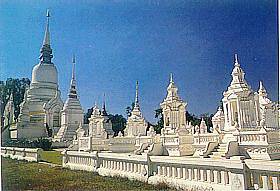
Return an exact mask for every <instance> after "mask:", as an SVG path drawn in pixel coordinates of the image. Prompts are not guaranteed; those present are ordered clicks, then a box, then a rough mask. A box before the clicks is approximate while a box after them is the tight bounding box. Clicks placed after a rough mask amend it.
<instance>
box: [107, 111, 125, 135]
mask: <svg viewBox="0 0 280 191" xmlns="http://www.w3.org/2000/svg"><path fill="white" fill-rule="evenodd" d="M109 119H110V120H111V122H112V128H113V131H114V133H115V136H116V135H118V133H119V132H120V131H121V132H122V133H123V131H124V129H125V124H126V119H125V118H124V117H123V116H122V115H119V114H115V115H112V114H110V115H109Z"/></svg>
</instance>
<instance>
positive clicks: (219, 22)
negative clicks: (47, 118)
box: [0, 0, 279, 121]
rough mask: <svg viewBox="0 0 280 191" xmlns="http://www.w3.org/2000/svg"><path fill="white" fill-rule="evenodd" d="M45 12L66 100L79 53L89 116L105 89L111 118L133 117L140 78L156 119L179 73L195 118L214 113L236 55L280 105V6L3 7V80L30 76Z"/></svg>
mask: <svg viewBox="0 0 280 191" xmlns="http://www.w3.org/2000/svg"><path fill="white" fill-rule="evenodd" d="M47 8H49V9H50V12H51V21H50V31H51V44H52V45H51V46H52V49H53V55H54V59H53V62H54V64H55V65H56V66H57V68H58V72H59V86H60V90H61V92H62V96H63V99H64V100H65V98H66V95H67V92H68V88H69V83H70V76H71V57H72V55H73V53H75V54H76V57H77V81H78V82H77V83H78V93H79V96H80V99H81V103H82V106H83V108H84V109H85V110H86V109H87V108H89V107H91V106H92V105H93V104H94V102H95V101H97V102H98V103H99V104H101V102H102V97H103V96H102V95H103V93H104V92H105V93H106V97H107V98H106V99H107V108H108V110H109V112H111V113H120V114H125V108H126V106H128V105H130V104H131V102H133V100H134V91H135V82H136V80H139V86H140V87H139V88H140V104H141V108H142V111H143V114H144V116H145V117H146V118H147V119H148V120H149V121H154V119H153V117H154V110H155V109H156V108H158V107H159V103H160V102H161V101H162V100H163V98H164V97H165V96H166V87H167V85H168V78H169V74H170V73H171V72H172V73H173V74H174V80H175V83H176V84H177V86H178V88H179V94H180V96H181V97H182V98H183V99H184V100H185V101H187V102H188V106H187V110H188V111H189V112H191V113H195V114H201V113H207V112H209V113H214V112H215V111H216V107H217V105H218V104H219V101H220V99H221V98H222V92H223V91H224V90H226V88H227V86H228V84H229V83H230V80H231V76H230V73H231V71H232V68H233V55H234V53H238V55H239V59H240V63H241V66H242V68H243V69H244V71H245V72H246V76H245V77H246V79H247V81H248V83H249V84H250V85H251V86H252V88H253V89H254V90H257V89H258V83H259V80H263V82H264V85H265V87H266V89H267V91H268V93H269V96H270V97H271V98H272V99H273V100H277V99H278V71H279V70H278V64H277V63H278V60H277V59H278V58H277V57H278V54H277V47H278V46H277V9H276V8H277V4H276V1H273V0H245V1H244V0H235V1H227V0H224V1H206V0H203V1H190V0H189V1H179V0H175V1H167V0H162V1H159V0H147V1H145V0H143V1H132V0H127V1H121V0H114V1H113V0H112V1H109V0H107V1H98V0H97V1H71V0H68V1H66V0H65V1H35V0H26V1H23V0H21V1H6V0H2V1H1V2H0V28H1V30H0V63H1V68H0V79H1V80H5V79H6V78H8V77H29V78H31V70H32V67H33V66H34V65H35V64H37V63H38V62H39V59H38V57H39V50H40V47H41V45H42V41H43V35H44V29H45V21H46V19H45V12H46V9H47Z"/></svg>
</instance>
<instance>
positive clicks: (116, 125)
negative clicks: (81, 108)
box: [84, 108, 126, 135]
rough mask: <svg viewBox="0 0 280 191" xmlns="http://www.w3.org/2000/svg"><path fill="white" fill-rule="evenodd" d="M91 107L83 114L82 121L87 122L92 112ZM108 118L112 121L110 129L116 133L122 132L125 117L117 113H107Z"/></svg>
mask: <svg viewBox="0 0 280 191" xmlns="http://www.w3.org/2000/svg"><path fill="white" fill-rule="evenodd" d="M92 111H93V108H89V109H88V110H87V113H85V115H84V123H85V124H89V118H90V116H91V114H92ZM108 117H109V119H110V120H111V122H112V129H113V131H114V134H115V135H117V134H118V133H119V131H121V132H122V133H123V130H124V129H125V124H126V119H125V118H124V117H123V116H122V115H119V114H115V115H113V114H109V115H108Z"/></svg>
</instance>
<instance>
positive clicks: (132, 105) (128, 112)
mask: <svg viewBox="0 0 280 191" xmlns="http://www.w3.org/2000/svg"><path fill="white" fill-rule="evenodd" d="M134 105H135V103H134V102H132V103H131V106H127V107H126V109H125V113H126V115H127V117H130V116H131V112H132V110H133V108H134Z"/></svg>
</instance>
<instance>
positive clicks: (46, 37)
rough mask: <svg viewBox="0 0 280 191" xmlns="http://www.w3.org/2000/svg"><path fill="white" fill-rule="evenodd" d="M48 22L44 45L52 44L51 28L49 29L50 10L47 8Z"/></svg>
mask: <svg viewBox="0 0 280 191" xmlns="http://www.w3.org/2000/svg"><path fill="white" fill-rule="evenodd" d="M46 17H47V24H46V31H45V37H44V42H43V45H50V30H49V23H50V11H49V9H47V15H46Z"/></svg>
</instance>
